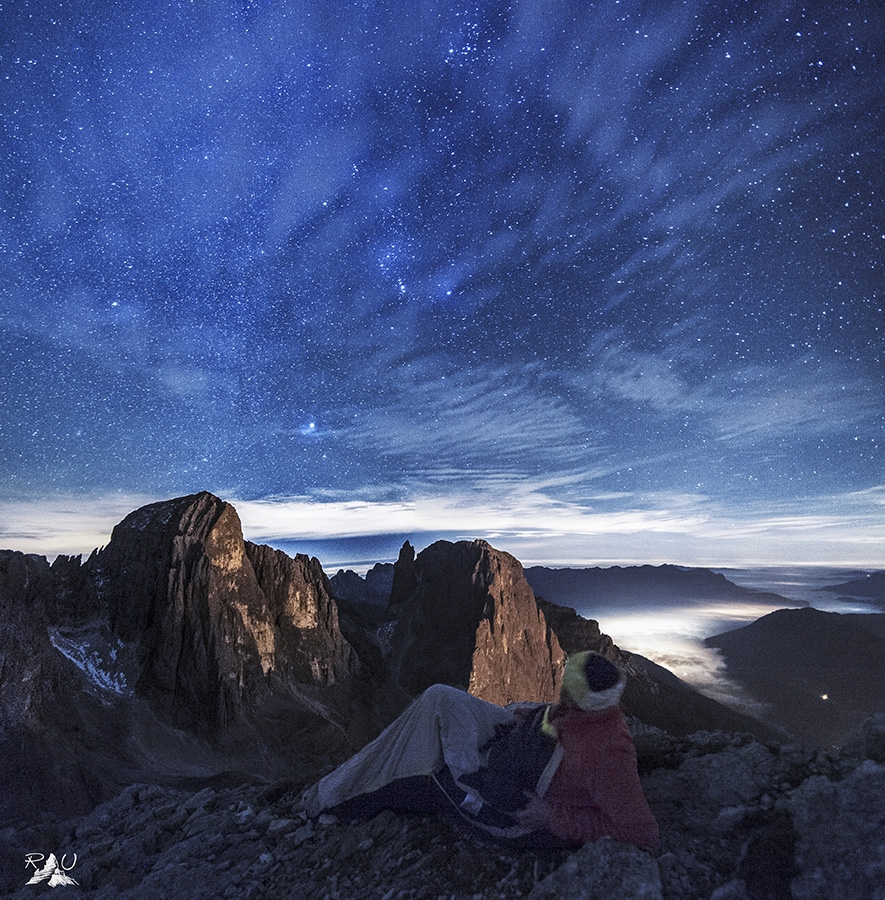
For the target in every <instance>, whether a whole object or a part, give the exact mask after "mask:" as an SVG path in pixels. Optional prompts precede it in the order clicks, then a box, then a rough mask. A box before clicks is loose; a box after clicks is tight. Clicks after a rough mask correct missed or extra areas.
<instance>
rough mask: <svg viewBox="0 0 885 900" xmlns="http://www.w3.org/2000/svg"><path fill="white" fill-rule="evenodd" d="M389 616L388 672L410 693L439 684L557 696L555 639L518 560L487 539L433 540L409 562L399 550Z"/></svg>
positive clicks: (560, 662) (559, 664)
mask: <svg viewBox="0 0 885 900" xmlns="http://www.w3.org/2000/svg"><path fill="white" fill-rule="evenodd" d="M409 590H411V593H409ZM391 613H392V615H395V620H394V629H393V634H392V637H391V658H392V661H393V663H392V664H393V671H394V673H395V675H396V677H397V678H398V679H399V681H400V683H401V684H402V685H403V686H404V687H405V688H406V689H407V690H408V691H410V692H411V693H413V694H417V693H419V692H420V691H422V690H424V688H426V687H428V686H429V685H431V684H434V683H437V682H439V683H443V684H451V685H455V686H459V687H463V688H465V689H467V690H469V691H470V693H472V694H474V695H476V696H477V697H481V698H482V699H484V700H488V701H490V702H491V703H499V704H506V703H511V702H513V701H518V700H553V699H555V697H556V696H557V693H558V688H559V683H560V681H561V678H562V669H563V666H564V663H565V654H564V653H563V651H562V648H561V647H560V645H559V641H558V639H557V638H556V635H555V634H554V633H553V631H552V629H551V628H550V626H549V624H548V623H547V620H546V618H545V617H544V614H543V613H542V612H541V610H540V609H539V608H538V605H537V603H536V602H535V596H534V594H533V593H532V589H531V588H530V587H529V585H528V582H527V581H526V580H525V577H524V576H523V572H522V565H521V564H520V563H519V561H518V560H517V559H515V558H514V557H512V556H511V555H510V554H508V553H504V552H501V551H499V550H495V549H494V548H493V547H491V546H490V545H489V544H488V543H486V542H485V541H459V542H458V543H450V542H449V541H437V542H436V543H435V544H431V545H430V546H429V547H427V548H426V549H425V550H423V551H422V552H421V553H419V554H418V556H417V558H415V560H414V564H412V562H411V560H410V558H409V552H408V550H407V549H406V548H404V552H403V553H401V554H400V559H399V561H398V562H397V563H396V568H395V570H394V581H393V591H392V596H391Z"/></svg>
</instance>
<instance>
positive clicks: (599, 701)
mask: <svg viewBox="0 0 885 900" xmlns="http://www.w3.org/2000/svg"><path fill="white" fill-rule="evenodd" d="M626 683H627V676H626V675H625V674H624V673H623V672H622V671H621V670H620V669H619V668H618V667H617V666H616V665H615V664H614V663H612V662H611V661H610V660H608V659H606V658H605V657H604V656H602V655H600V654H599V653H595V652H594V651H592V650H585V651H583V652H582V653H575V654H573V655H572V656H570V657H569V658H568V662H566V665H565V672H563V676H562V691H563V693H565V694H567V695H568V696H569V697H570V698H571V699H572V700H573V701H574V702H575V703H576V704H577V705H578V706H579V707H580V708H581V709H585V710H593V709H605V708H606V707H609V706H614V705H615V704H616V703H617V702H618V701H619V700H620V699H621V694H622V693H623V691H624V686H625V685H626Z"/></svg>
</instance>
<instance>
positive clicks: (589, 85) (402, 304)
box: [0, 0, 885, 566]
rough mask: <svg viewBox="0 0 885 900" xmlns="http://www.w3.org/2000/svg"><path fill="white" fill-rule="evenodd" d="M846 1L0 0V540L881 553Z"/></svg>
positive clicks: (880, 135) (860, 114) (879, 345)
mask: <svg viewBox="0 0 885 900" xmlns="http://www.w3.org/2000/svg"><path fill="white" fill-rule="evenodd" d="M883 86H885V7H883V5H882V3H881V2H875V0H866V2H847V3H843V4H834V3H832V2H830V0H826V2H823V0H821V2H809V3H801V2H784V3H779V2H766V3H759V4H754V3H749V2H716V3H712V2H707V3H703V2H661V3H647V2H646V3H640V2H633V0H602V2H590V0H581V2H578V0H570V2H567V0H521V2H517V0H511V2H503V0H488V2H473V3H458V2H454V0H410V2H406V0H387V2H383V0H378V2H372V0H364V2H357V0H312V2H302V0H290V2H285V0H278V2H273V0H267V2H260V0H240V2H228V0H194V2H178V0H170V2H162V3H160V2H147V0H137V2H132V0H121V2H114V3H99V2H83V0H62V2H51V0H2V2H0V153H2V162H3V165H2V169H0V290H2V298H3V305H2V313H0V315H2V319H0V326H2V341H0V467H2V472H0V544H2V545H4V546H8V547H11V548H13V549H21V550H28V551H33V552H40V553H46V554H47V555H50V556H52V555H54V554H55V553H57V552H81V551H86V552H88V551H89V550H90V549H91V548H92V547H93V546H96V545H98V544H102V543H106V541H107V537H108V535H109V534H110V530H111V527H112V526H113V525H114V524H115V523H116V522H117V521H119V519H121V518H122V517H123V515H125V514H126V513H127V512H129V511H130V510H131V509H134V508H135V507H137V506H139V505H141V504H143V503H146V502H152V501H155V500H161V499H165V498H169V497H174V496H179V495H181V494H186V493H191V492H194V491H198V490H204V489H205V490H211V491H213V492H214V493H216V494H218V495H219V496H221V497H223V498H224V499H226V500H229V501H231V502H232V503H234V505H235V506H236V508H237V510H238V511H239V512H240V515H241V517H242V519H243V523H244V527H245V530H246V534H247V536H248V537H251V538H252V539H255V540H261V541H264V542H268V543H272V544H275V545H277V546H283V547H285V548H287V549H290V550H303V551H305V552H311V553H315V554H316V555H318V556H319V557H320V559H321V561H323V563H324V564H326V565H327V566H329V565H336V564H338V563H343V562H353V561H355V560H362V559H365V560H374V559H386V558H390V557H392V556H393V555H395V553H396V549H397V547H398V546H399V544H400V543H401V542H402V540H403V539H405V538H406V537H408V538H410V539H411V540H412V541H413V543H415V544H416V546H418V547H419V549H420V547H423V546H425V545H426V544H427V543H429V542H430V541H431V540H432V539H434V538H435V537H437V536H446V537H468V538H472V537H486V538H488V539H489V540H491V542H492V543H493V544H494V545H495V546H498V547H500V548H501V549H505V550H510V551H511V552H514V553H515V554H516V555H517V556H519V558H520V559H522V560H523V562H526V563H528V562H530V561H533V562H551V563H555V562H587V563H592V562H595V561H605V560H608V561H613V560H619V561H636V562H677V563H687V564H725V563H760V562H782V561H803V562H828V563H851V564H858V565H866V566H885V399H883V398H885V363H883V346H885V313H883V302H885V298H883V294H885V164H883V159H885V101H883V91H885V87H883Z"/></svg>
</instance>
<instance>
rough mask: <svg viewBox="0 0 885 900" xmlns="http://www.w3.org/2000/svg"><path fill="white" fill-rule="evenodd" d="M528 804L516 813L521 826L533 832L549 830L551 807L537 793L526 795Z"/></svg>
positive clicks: (515, 816)
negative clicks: (540, 829) (541, 829)
mask: <svg viewBox="0 0 885 900" xmlns="http://www.w3.org/2000/svg"><path fill="white" fill-rule="evenodd" d="M526 797H528V803H526V805H525V806H524V807H523V808H522V809H519V810H517V811H516V812H515V813H514V818H515V819H516V821H517V822H519V824H520V825H522V826H524V827H525V828H531V829H533V830H535V829H539V828H547V827H548V825H549V824H550V805H549V804H548V803H547V801H546V800H544V798H543V797H539V796H538V795H537V794H535V793H528V792H527V793H526Z"/></svg>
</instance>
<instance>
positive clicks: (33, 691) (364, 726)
mask: <svg viewBox="0 0 885 900" xmlns="http://www.w3.org/2000/svg"><path fill="white" fill-rule="evenodd" d="M0 613H2V619H0V622H2V624H0V628H2V629H3V632H4V635H3V636H4V637H5V638H6V640H5V641H4V642H3V649H2V650H0V653H2V654H3V657H2V665H0V689H2V696H3V703H2V709H3V713H2V715H3V719H2V726H0V742H2V747H0V750H2V756H0V771H2V774H3V776H4V781H5V779H6V778H10V779H15V780H16V781H17V782H22V783H24V784H29V785H32V786H34V787H32V789H31V790H30V791H29V790H27V789H24V790H19V791H15V792H7V793H6V794H5V796H0V810H2V811H5V812H10V813H12V812H13V811H14V810H16V811H21V809H22V808H23V806H24V805H26V804H27V803H28V802H35V803H37V804H38V808H43V809H47V808H48V809H51V810H52V811H53V812H55V813H57V814H59V813H65V812H70V811H71V810H72V809H85V808H89V807H90V806H92V805H94V804H95V803H96V802H100V801H101V800H102V799H104V798H105V797H106V795H107V792H108V791H116V790H119V788H120V787H121V786H122V785H123V784H125V783H128V781H130V780H132V779H133V778H137V777H139V774H140V776H141V777H144V775H145V774H150V776H151V777H153V778H160V779H164V778H165V779H168V778H173V777H177V776H180V775H184V774H186V775H189V776H199V777H205V776H206V775H208V774H211V773H212V772H217V771H223V770H225V769H231V768H232V769H240V770H244V771H252V772H261V773H263V775H264V776H265V777H272V776H273V775H274V773H276V774H279V773H280V772H281V771H289V772H290V773H297V772H301V773H302V776H301V777H303V778H304V779H307V778H308V777H310V776H312V775H313V774H314V773H315V772H316V770H317V769H318V768H319V767H320V766H322V765H323V764H326V763H328V762H329V761H333V760H336V759H339V760H340V759H342V758H344V756H346V755H347V754H348V753H349V752H352V751H353V750H354V749H355V748H356V747H358V746H360V745H361V744H362V743H364V742H365V740H367V739H368V737H370V736H371V735H372V734H374V733H376V732H377V729H378V728H379V727H381V726H380V724H379V723H378V721H377V716H378V709H379V707H380V708H382V709H384V708H385V707H384V704H385V701H384V700H383V699H382V700H379V698H378V697H377V696H376V695H377V688H376V687H373V686H372V685H367V684H366V683H365V682H364V680H363V679H362V678H361V670H360V663H359V659H358V656H357V654H356V653H355V652H354V651H353V649H352V647H351V646H350V644H349V643H348V642H347V640H346V639H345V638H344V637H343V635H342V633H341V629H340V627H339V621H338V613H337V607H336V605H335V603H334V601H333V600H332V597H331V593H330V589H329V583H328V580H327V578H326V576H325V574H324V573H323V571H322V568H321V567H320V565H319V563H318V562H317V561H316V560H310V559H308V558H307V557H305V556H299V557H296V558H294V559H292V558H290V557H288V556H286V555H285V554H283V553H281V552H279V551H276V550H273V549H271V548H269V547H258V546H256V545H252V544H247V543H246V542H245V541H244V540H243V535H242V529H241V527H240V522H239V518H238V516H237V514H236V511H235V510H234V508H233V507H232V506H230V505H229V504H227V503H224V502H223V501H221V500H220V499H218V498H217V497H214V496H213V495H211V494H208V493H202V494H195V495H192V496H189V497H181V498H177V499H175V500H170V501H167V502H163V503H157V504H151V505H149V506H146V507H143V508H142V509H139V510H136V511H135V512H133V513H131V514H130V515H129V516H127V517H126V518H125V519H124V520H123V521H122V522H121V523H120V524H119V525H118V526H117V527H116V528H115V529H114V532H113V534H112V537H111V541H110V543H109V544H108V545H107V547H105V548H104V549H102V550H100V551H96V552H95V553H93V554H92V555H91V556H90V557H89V559H88V560H86V562H85V563H84V562H82V561H81V560H80V559H79V558H75V559H72V558H67V557H60V558H59V559H57V560H56V561H55V563H53V565H52V566H51V567H50V566H49V565H48V563H47V562H46V560H45V559H43V558H40V557H30V556H24V555H23V554H17V553H13V552H4V553H3V554H2V555H0ZM377 680H378V683H379V684H383V677H382V675H381V674H380V673H379V677H378V679H377ZM386 714H387V715H390V714H392V712H391V710H389V709H387V710H386Z"/></svg>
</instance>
